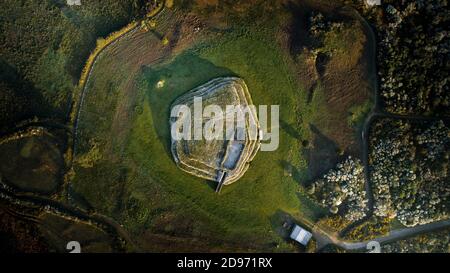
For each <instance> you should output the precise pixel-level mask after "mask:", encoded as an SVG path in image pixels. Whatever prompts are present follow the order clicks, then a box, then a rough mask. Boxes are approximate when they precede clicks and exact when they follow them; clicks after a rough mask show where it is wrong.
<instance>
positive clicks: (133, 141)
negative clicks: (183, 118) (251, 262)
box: [72, 17, 332, 251]
mask: <svg viewBox="0 0 450 273" xmlns="http://www.w3.org/2000/svg"><path fill="white" fill-rule="evenodd" d="M264 24H270V25H267V26H266V27H263V26H262V25H259V27H258V28H255V27H251V24H240V25H239V26H235V27H234V28H233V31H227V32H221V33H220V35H218V34H217V35H215V34H212V35H210V36H209V37H203V38H202V39H198V40H197V41H196V42H194V43H191V44H190V45H189V46H187V47H184V49H183V50H182V51H180V52H177V54H175V55H172V56H171V57H169V58H167V57H166V58H165V59H163V60H162V61H160V62H158V63H156V64H151V65H148V66H143V67H141V69H139V72H138V75H135V76H133V77H135V79H136V81H135V88H134V90H133V92H134V93H133V96H134V97H135V99H134V100H133V103H131V105H130V107H129V109H130V111H131V112H132V115H130V119H129V120H128V121H127V122H128V123H129V124H127V126H128V128H130V129H129V130H128V131H127V133H126V134H125V137H124V136H122V137H123V140H121V141H116V139H118V138H119V137H118V136H117V135H115V134H112V133H111V132H112V129H111V128H114V127H115V126H116V125H117V124H112V123H113V122H112V121H113V119H114V116H115V115H116V113H115V111H118V110H117V109H118V106H116V105H119V103H120V102H121V101H123V100H124V99H125V98H126V97H124V96H126V95H124V93H122V92H121V89H123V88H126V85H125V84H124V82H125V79H126V78H127V77H129V75H127V74H126V69H127V65H128V64H126V61H125V63H124V65H122V66H120V70H118V71H117V72H115V74H114V72H113V74H110V73H109V72H107V71H109V70H108V69H109V67H112V66H111V63H114V62H115V61H114V59H112V58H109V57H108V56H109V55H108V53H106V54H105V55H104V56H103V57H102V58H100V59H99V61H98V64H97V68H96V69H95V71H94V73H93V75H92V81H91V82H90V83H89V93H88V96H87V97H86V106H84V107H85V112H84V114H83V115H82V122H81V124H80V136H81V137H80V138H81V139H80V142H79V143H80V144H79V146H80V149H79V152H78V155H77V158H78V163H77V161H76V162H75V168H74V170H75V177H74V180H73V184H72V186H73V190H74V192H76V193H77V196H79V197H80V198H75V199H77V200H78V201H79V202H80V204H83V205H84V206H86V207H91V208H94V209H96V210H98V211H99V212H101V213H104V214H106V215H108V216H110V217H113V218H114V219H116V220H117V221H118V222H120V223H121V224H123V225H124V226H125V228H126V229H127V230H128V231H129V232H130V233H131V234H132V235H133V237H134V238H137V239H136V241H145V240H144V238H147V237H149V234H163V235H165V236H171V237H174V238H189V239H192V238H194V239H195V240H197V241H202V242H203V243H204V246H205V249H204V250H205V251H207V250H208V249H216V250H217V249H221V246H223V245H235V246H238V247H239V248H234V249H241V250H245V249H248V250H256V251H257V250H260V251H292V250H294V245H292V244H290V243H287V241H285V240H284V238H282V236H280V232H279V230H280V227H281V225H282V221H281V217H282V215H285V214H288V215H290V216H291V217H293V218H295V219H296V220H297V221H298V222H300V223H302V222H303V223H313V222H316V221H317V220H318V219H319V218H321V217H323V216H324V215H326V214H327V211H326V210H325V209H323V208H321V207H320V206H318V204H315V203H314V202H313V201H311V200H310V199H309V198H308V197H307V196H306V194H305V193H304V185H305V184H306V183H308V182H309V180H310V179H311V175H310V170H309V169H308V168H309V162H307V159H306V156H305V154H306V153H305V149H307V148H311V147H305V143H306V144H307V143H313V140H314V137H315V134H317V132H312V131H311V130H312V129H311V126H310V125H312V124H313V125H315V126H317V127H319V128H327V124H328V123H327V122H328V118H329V117H330V116H331V115H332V113H330V112H329V110H328V109H327V107H326V104H325V99H326V95H325V92H326V90H324V88H323V87H322V86H321V85H320V84H319V85H318V86H317V87H316V89H315V91H314V95H313V96H312V98H310V101H309V102H308V98H307V97H308V94H307V93H308V92H306V91H305V90H303V87H302V83H301V82H299V80H298V77H296V70H295V69H296V68H295V67H296V66H295V65H294V64H293V59H292V56H291V55H289V53H288V52H287V51H286V50H284V49H282V48H281V46H280V44H279V43H278V42H277V41H276V39H275V38H274V37H276V31H278V28H277V27H274V25H277V17H274V18H273V19H272V20H266V21H264ZM161 25H164V26H166V25H167V24H161ZM164 31H165V30H164V29H158V32H160V33H164ZM148 35H152V34H150V33H149V34H148ZM149 37H150V36H149ZM139 39H141V40H143V38H139ZM124 43H132V39H130V40H125V42H124ZM146 43H151V44H150V45H149V44H147V45H146V46H147V47H149V48H152V44H155V50H157V47H158V46H161V45H160V41H159V40H158V39H155V38H148V39H146ZM158 43H159V45H158ZM118 47H120V46H118ZM124 48H127V47H124ZM114 50H116V49H114ZM147 50H148V49H147ZM116 58H120V57H116ZM130 63H131V62H130ZM103 68H104V69H105V70H104V71H103V70H102V69H103ZM110 72H112V71H110ZM223 76H238V77H240V78H242V79H243V80H244V81H245V82H246V84H247V86H248V88H249V92H250V94H251V96H252V99H253V102H254V104H255V105H257V106H258V105H280V146H279V148H278V150H276V151H275V152H261V151H260V152H259V153H258V155H257V156H256V158H255V160H254V161H253V162H252V163H251V166H250V169H249V170H248V171H247V172H246V174H245V175H244V176H243V177H242V178H241V179H240V180H239V181H238V182H236V183H234V184H233V185H231V186H226V187H225V188H224V189H223V191H222V193H221V194H220V195H217V194H216V193H215V192H214V188H215V186H216V185H215V183H214V182H208V181H204V180H202V179H199V178H196V177H194V176H191V175H189V174H187V173H185V172H183V171H181V170H180V169H178V168H177V166H176V164H175V162H174V161H173V159H172V155H171V153H170V128H169V113H170V106H171V104H172V103H173V101H174V100H175V99H176V98H177V97H179V96H180V95H182V94H184V93H186V92H188V91H190V90H191V89H193V88H195V87H197V86H199V85H202V84H204V83H206V82H208V81H209V80H211V79H213V78H216V77H223ZM161 80H163V81H164V83H165V84H164V87H162V88H158V87H157V83H158V82H160V81H161ZM111 90H112V91H111ZM128 96H129V95H128ZM116 118H117V117H116ZM116 127H117V126H116ZM119 127H120V125H119ZM124 128H126V127H124ZM322 133H327V132H326V131H324V132H322ZM88 140H90V142H89V141H88ZM88 142H89V143H88ZM111 143H112V144H114V143H116V144H117V143H121V144H123V146H117V145H112V144H111ZM306 146H308V145H306ZM89 147H90V148H89ZM313 148H314V147H313ZM89 149H90V151H89ZM89 153H91V156H90V155H89ZM117 154H118V155H117ZM86 157H87V158H86ZM90 157H92V158H91V159H93V160H92V162H90V161H89V160H86V159H89V158H90ZM80 158H81V159H82V160H80ZM80 162H83V164H84V167H83V166H82V164H80ZM86 162H87V163H89V164H87V163H86ZM316 164H318V163H316ZM139 238H140V239H139ZM141 239H142V240H141ZM140 247H142V248H143V249H147V250H152V249H158V250H161V249H160V248H156V247H154V246H151V243H141V244H140ZM164 250H166V251H176V250H177V245H173V246H171V248H166V249H164Z"/></svg>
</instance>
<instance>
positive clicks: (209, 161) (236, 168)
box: [170, 77, 260, 191]
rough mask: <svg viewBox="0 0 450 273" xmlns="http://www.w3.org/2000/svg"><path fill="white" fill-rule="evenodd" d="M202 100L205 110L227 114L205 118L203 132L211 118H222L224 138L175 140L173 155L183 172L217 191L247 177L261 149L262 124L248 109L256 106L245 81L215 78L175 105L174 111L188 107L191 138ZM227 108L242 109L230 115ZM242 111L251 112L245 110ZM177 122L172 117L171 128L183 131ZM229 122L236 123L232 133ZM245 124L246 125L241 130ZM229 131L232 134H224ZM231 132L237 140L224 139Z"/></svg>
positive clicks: (254, 112)
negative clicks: (196, 103)
mask: <svg viewBox="0 0 450 273" xmlns="http://www.w3.org/2000/svg"><path fill="white" fill-rule="evenodd" d="M200 97H201V98H202V109H203V110H204V109H205V108H206V107H208V106H212V105H217V106H219V107H220V108H221V109H222V111H223V113H224V115H222V116H212V117H203V118H202V121H201V122H202V123H201V124H202V125H203V126H202V129H203V128H205V127H204V125H205V124H206V123H208V121H210V120H211V119H222V121H223V122H221V123H222V124H223V131H224V136H223V137H222V138H221V139H213V140H206V139H205V138H204V137H203V138H202V139H201V140H194V138H192V139H189V140H186V139H182V140H176V139H174V138H173V137H172V147H171V149H172V155H173V158H174V160H175V162H176V164H177V165H178V167H179V168H180V169H182V170H183V171H185V172H188V173H190V174H192V175H195V176H198V177H201V178H204V179H207V180H212V181H216V182H217V183H218V186H217V191H220V189H221V188H222V186H223V185H229V184H231V183H233V182H236V181H237V180H238V179H239V178H241V177H242V176H243V175H244V173H245V172H246V171H247V169H248V168H249V163H250V162H251V161H252V160H253V158H254V157H255V155H256V153H257V152H258V150H259V148H260V142H259V133H260V126H259V121H258V117H257V115H256V109H255V108H254V107H247V106H249V105H251V106H253V103H252V100H251V97H250V94H249V92H248V89H247V85H246V84H245V82H244V81H243V80H242V79H240V78H235V77H228V78H216V79H214V80H212V81H210V82H208V83H206V84H204V85H202V86H199V87H197V88H195V89H193V90H191V91H189V92H188V93H186V94H184V95H183V96H181V97H179V98H178V99H177V100H176V101H175V102H174V103H173V104H172V107H171V108H172V109H173V108H174V107H175V106H179V105H186V106H187V107H189V109H190V111H191V125H190V126H191V132H192V135H193V134H194V133H193V132H194V98H200ZM227 106H240V107H237V108H236V109H237V110H236V111H235V113H234V114H232V115H230V111H229V112H227V111H226V109H227ZM172 109H171V110H172ZM242 109H247V110H248V111H242ZM239 117H240V118H239ZM242 117H244V119H245V120H244V119H242ZM177 121H178V118H177V117H172V118H171V119H170V128H172V125H173V124H176V125H175V126H178V127H177V128H178V130H179V131H180V132H181V131H183V130H184V128H182V124H181V123H182V122H178V123H180V124H178V123H177ZM239 121H240V122H239ZM230 123H231V124H234V126H233V130H229V129H228V128H231V126H228V124H230ZM197 124H199V123H197ZM242 124H245V126H244V127H242ZM227 129H228V130H229V131H228V132H227V133H226V134H225V132H226V130H227ZM230 132H234V135H235V137H234V138H229V137H225V135H229V134H230ZM237 136H241V137H237ZM242 136H244V137H242Z"/></svg>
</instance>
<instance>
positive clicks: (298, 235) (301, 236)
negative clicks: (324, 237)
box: [290, 225, 312, 246]
mask: <svg viewBox="0 0 450 273" xmlns="http://www.w3.org/2000/svg"><path fill="white" fill-rule="evenodd" d="M290 237H291V239H292V240H295V241H297V242H299V243H300V244H302V245H304V246H306V245H307V244H308V242H309V240H311V238H312V234H311V232H309V231H307V230H305V229H303V228H301V227H299V226H298V225H295V227H294V229H293V230H292V233H291V236H290Z"/></svg>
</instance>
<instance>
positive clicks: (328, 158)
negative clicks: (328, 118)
mask: <svg viewBox="0 0 450 273" xmlns="http://www.w3.org/2000/svg"><path fill="white" fill-rule="evenodd" d="M309 126H310V129H311V132H312V133H313V143H312V145H309V147H308V148H305V149H303V154H304V156H305V157H306V158H307V160H308V170H309V181H310V182H308V184H310V183H311V181H313V180H315V179H317V178H318V177H319V176H321V175H322V174H324V173H325V172H326V171H328V170H330V169H331V168H333V167H334V166H335V165H336V164H337V162H338V161H339V160H340V156H339V147H338V146H337V144H336V142H334V141H333V140H331V139H330V138H329V137H327V136H326V135H325V134H323V133H322V132H321V131H320V130H319V129H318V128H317V127H316V126H314V125H313V124H309Z"/></svg>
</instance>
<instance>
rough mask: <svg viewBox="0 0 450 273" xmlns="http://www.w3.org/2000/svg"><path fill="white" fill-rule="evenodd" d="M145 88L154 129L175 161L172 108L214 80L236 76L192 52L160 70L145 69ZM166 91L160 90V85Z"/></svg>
mask: <svg viewBox="0 0 450 273" xmlns="http://www.w3.org/2000/svg"><path fill="white" fill-rule="evenodd" d="M142 76H143V80H144V88H145V89H146V90H145V92H146V94H147V97H148V103H149V106H150V109H151V113H152V117H153V126H154V129H155V132H156V133H157V135H158V138H159V140H160V141H161V143H163V144H164V149H165V150H166V152H167V154H168V155H169V156H170V157H172V154H171V151H170V146H171V137H170V128H169V127H170V124H169V117H170V108H171V104H172V103H173V101H174V100H175V99H177V98H178V97H179V96H181V95H183V94H184V93H186V92H188V91H190V90H192V89H193V88H195V87H198V86H200V85H202V84H204V83H206V82H208V81H210V80H212V79H214V78H217V77H225V76H236V75H235V74H234V73H233V72H232V71H230V70H228V69H226V68H222V67H217V66H215V65H214V64H212V63H211V62H209V61H207V60H205V59H203V58H200V57H198V56H196V55H194V54H192V53H190V52H187V53H184V54H182V55H180V56H178V57H176V58H175V59H174V60H173V61H171V62H170V63H165V64H162V65H158V66H156V67H144V68H143V71H142ZM161 80H163V81H165V86H164V87H163V88H159V89H158V88H157V83H158V82H159V81H161Z"/></svg>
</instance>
